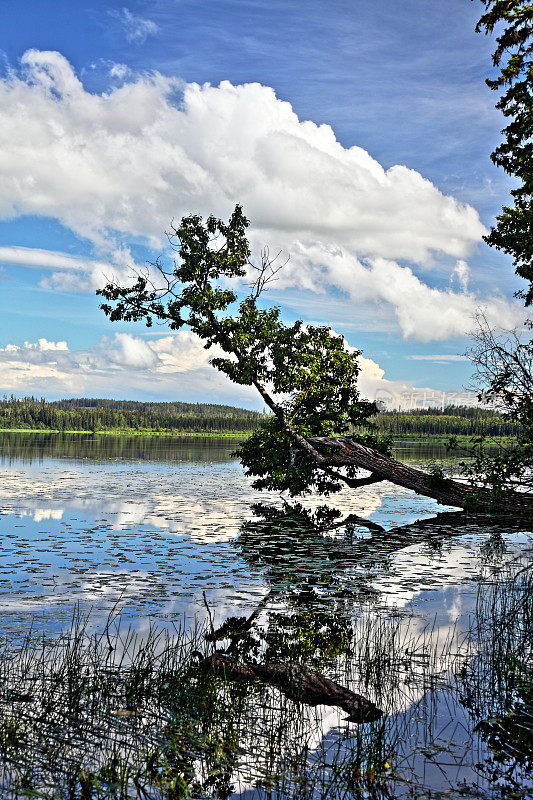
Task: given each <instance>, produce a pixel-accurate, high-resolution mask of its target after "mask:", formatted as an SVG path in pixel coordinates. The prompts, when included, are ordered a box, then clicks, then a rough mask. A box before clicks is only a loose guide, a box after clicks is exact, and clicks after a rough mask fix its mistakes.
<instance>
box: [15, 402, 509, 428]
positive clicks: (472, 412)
mask: <svg viewBox="0 0 533 800" xmlns="http://www.w3.org/2000/svg"><path fill="white" fill-rule="evenodd" d="M264 418H265V414H264V413H261V412H258V411H248V410H247V409H244V408H236V407H234V406H225V405H217V404H216V403H182V402H172V403H149V402H146V403H145V402H139V401H136V400H109V399H99V398H92V397H78V398H72V399H68V400H55V401H52V402H47V401H46V400H45V399H44V398H40V399H39V398H36V397H23V398H16V397H13V396H11V397H6V396H4V398H3V399H2V400H0V429H2V428H18V429H34V430H57V431H98V430H101V431H109V430H131V431H139V430H147V431H154V432H158V431H173V432H176V433H180V432H182V433H192V432H197V433H229V432H232V431H236V432H242V433H245V432H247V431H254V430H256V429H257V428H258V427H259V423H260V422H261V420H263V419H264ZM373 422H375V423H376V424H377V426H378V428H379V430H380V432H382V433H391V434H392V435H393V436H409V435H414V436H416V435H420V436H423V435H437V436H439V435H440V436H448V435H455V436H480V435H485V436H517V435H518V433H519V431H520V426H519V425H518V424H517V423H515V422H510V421H509V420H507V419H505V417H503V416H502V415H501V414H498V413H497V412H496V411H491V410H487V409H483V408H472V407H468V406H449V407H447V408H445V409H444V410H443V411H440V410H436V409H433V408H431V409H413V410H412V411H383V412H381V413H379V414H377V415H376V416H375V417H374V418H373Z"/></svg>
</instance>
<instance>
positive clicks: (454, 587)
mask: <svg viewBox="0 0 533 800" xmlns="http://www.w3.org/2000/svg"><path fill="white" fill-rule="evenodd" d="M234 447H235V439H231V440H224V439H222V438H217V439H199V440H194V439H191V438H187V439H172V438H163V437H161V438H156V437H154V438H149V437H110V436H94V435H86V434H77V435H76V434H74V435H67V434H63V435H62V434H6V433H4V434H0V466H1V475H2V482H1V486H0V508H1V515H0V533H1V536H0V613H1V618H2V625H1V632H2V636H3V637H4V639H5V640H7V641H9V642H11V643H15V642H16V641H17V640H20V638H21V637H22V636H23V635H24V634H25V633H26V632H27V631H28V630H30V629H31V630H32V631H34V632H36V633H45V634H49V635H55V634H57V633H58V632H59V631H60V630H62V629H64V628H65V627H66V626H68V624H69V620H70V619H71V617H72V615H73V612H74V609H75V608H79V609H81V610H82V611H83V612H89V611H90V614H91V625H93V626H94V627H95V628H97V627H98V626H99V625H101V624H102V623H103V621H104V620H105V619H106V618H107V616H108V615H109V614H110V613H114V614H116V613H120V614H121V615H122V617H123V619H124V621H125V622H126V623H127V624H131V625H132V626H133V627H134V628H136V629H137V630H139V631H142V630H145V629H146V628H147V626H148V625H149V624H150V623H153V622H155V623H156V624H158V625H161V626H166V627H169V628H172V626H178V625H183V624H185V625H190V626H194V625H195V624H196V623H198V622H202V621H204V620H205V618H206V601H207V604H208V606H209V608H210V609H211V611H212V614H213V617H214V623H215V625H220V624H222V622H223V621H224V620H225V619H226V618H227V617H228V616H235V615H244V614H247V615H248V614H250V613H252V611H253V610H254V609H255V608H257V607H258V605H260V604H261V603H262V602H263V601H265V598H267V601H266V602H265V603H264V607H263V608H262V611H261V615H260V617H259V619H258V625H259V627H260V628H261V626H263V629H264V630H265V631H267V630H270V634H268V635H270V636H271V642H272V641H274V639H275V635H278V634H275V631H276V630H277V631H278V632H279V635H283V636H284V637H285V639H284V646H285V647H286V653H291V654H293V655H295V654H297V652H298V648H300V649H301V647H302V641H303V639H302V638H301V630H302V625H303V626H305V625H309V626H311V628H313V626H314V630H315V633H316V630H318V629H319V627H320V625H324V626H325V628H327V626H328V624H329V622H330V621H331V619H332V618H333V617H334V618H335V619H336V620H345V621H346V624H349V625H351V626H355V630H356V631H357V630H358V629H360V638H361V636H363V632H364V630H365V626H367V627H366V630H368V626H369V625H370V626H374V629H375V628H376V625H377V626H378V627H379V625H385V626H386V625H389V624H391V620H392V622H393V624H394V625H395V626H396V630H397V634H396V636H397V637H400V638H402V637H403V639H402V641H404V642H407V641H409V642H411V645H409V646H410V647H411V649H412V648H413V647H414V645H412V642H414V641H421V639H423V640H424V642H425V645H424V646H425V647H426V649H425V650H424V653H423V655H422V658H423V659H425V660H426V662H427V660H428V659H430V658H433V659H434V663H433V668H432V669H433V673H432V674H433V675H437V674H440V675H441V678H442V676H443V675H447V674H448V672H447V670H448V667H447V666H446V665H445V659H443V660H442V663H440V662H438V659H437V660H435V658H436V657H435V655H433V656H430V655H429V653H430V651H431V648H432V647H433V648H434V649H435V648H438V647H441V650H442V647H444V644H445V643H448V645H449V643H450V642H451V641H452V640H453V642H454V645H453V646H454V647H455V648H457V647H459V646H460V641H461V637H462V636H463V638H464V635H465V633H466V632H467V631H468V630H470V629H471V626H472V618H473V615H475V613H476V608H478V606H479V586H480V585H484V586H490V584H491V582H494V581H498V580H500V577H501V576H502V575H503V574H504V573H505V571H506V570H507V573H506V574H507V575H508V574H511V573H512V570H513V569H515V571H516V570H518V569H519V568H522V566H523V565H524V564H527V563H528V559H530V558H531V553H532V543H533V536H532V534H531V531H530V530H528V529H522V527H521V526H518V527H516V526H515V527H513V528H511V527H510V526H507V527H501V526H498V525H494V524H493V523H489V522H487V523H486V524H481V525H480V524H479V523H478V522H474V521H472V520H468V519H464V520H463V521H462V522H461V523H460V524H457V523H456V522H455V521H454V517H452V516H450V515H448V516H444V517H442V518H440V519H438V520H436V521H435V522H433V523H429V524H427V523H426V524H424V522H423V521H424V520H427V519H431V518H432V517H434V516H435V515H436V514H437V513H441V512H447V511H448V512H452V511H453V509H446V508H443V507H441V506H438V504H437V503H436V502H434V501H433V500H431V499H428V498H421V497H417V496H416V495H413V494H412V493H411V492H409V491H408V490H404V489H402V488H400V487H396V486H394V485H392V484H389V483H387V482H383V483H380V484H374V485H372V486H368V487H364V488H363V489H361V490H359V491H358V492H357V494H355V493H354V492H350V491H343V492H341V493H339V494H338V495H336V496H334V497H333V498H331V499H330V501H328V502H329V503H330V505H331V506H335V508H336V509H338V511H339V512H340V514H339V517H338V523H339V524H336V525H333V526H331V527H330V528H329V529H328V530H318V529H317V528H316V526H315V527H313V525H310V524H308V523H307V522H306V520H305V512H313V511H314V510H316V507H317V506H318V505H319V504H320V503H322V502H323V500H322V501H320V503H319V502H318V501H317V500H316V499H314V498H308V499H306V500H305V501H302V506H303V508H302V509H300V510H299V511H297V512H295V511H294V509H292V510H291V509H288V508H287V507H286V506H285V505H284V500H283V499H282V498H280V497H279V496H277V495H274V494H272V495H270V494H269V493H264V492H262V493H259V492H257V491H255V490H254V489H253V488H252V487H251V483H250V481H249V480H248V479H246V478H245V477H244V475H243V473H242V470H241V468H240V465H239V464H238V462H237V461H236V460H235V459H234V458H233V457H232V456H231V452H232V450H233V449H234ZM396 455H397V457H399V458H401V459H402V460H405V461H410V462H411V463H413V464H417V465H425V464H427V463H429V462H433V461H435V460H439V461H445V462H446V465H447V467H448V469H450V470H452V471H453V468H454V464H453V459H451V458H450V457H449V456H447V454H446V451H445V448H444V447H443V446H442V445H435V444H432V445H428V446H427V447H425V448H424V447H423V446H422V445H420V444H419V443H417V444H416V445H415V446H413V447H412V448H410V447H409V446H408V445H406V444H405V443H402V445H401V446H400V448H399V450H398V453H396ZM257 504H263V506H264V508H263V513H262V514H261V513H259V511H258V509H257ZM349 514H352V515H353V514H356V515H359V516H360V517H364V518H366V519H368V520H370V521H371V522H374V523H377V524H378V525H379V526H381V527H382V528H384V529H385V530H384V532H382V531H379V530H369V529H368V528H366V527H364V526H360V525H358V524H349V525H342V524H340V523H342V519H343V517H347V516H348V515H349ZM509 570H511V572H510V573H509ZM204 593H205V600H204ZM295 620H296V621H297V626H300V627H299V628H298V630H299V631H300V633H299V634H298V636H300V638H298V636H296V635H295V633H294V631H295V625H296V623H295ZM328 620H329V622H328ZM343 624H344V623H343ZM358 626H359V627H358ZM328 635H330V634H328ZM380 635H381V634H380ZM291 636H292V637H293V639H294V642H293V645H294V646H293V649H292V650H291V644H290V642H291ZM382 636H383V637H386V632H385V628H383V633H382ZM272 637H274V638H272ZM269 646H270V647H272V646H273V645H272V643H271V644H270V645H269ZM432 652H433V651H432ZM435 652H436V651H435ZM448 652H449V647H448ZM426 662H424V663H426ZM428 663H429V662H428ZM446 663H447V662H446ZM411 667H412V664H411ZM426 671H427V670H426ZM422 673H424V676H425V677H424V679H423V680H421V682H420V685H419V686H417V687H414V686H411V687H410V689H409V691H407V690H404V691H403V697H404V700H401V693H400V695H395V700H394V702H393V703H392V706H391V707H389V708H388V709H387V710H388V711H389V712H390V713H391V714H392V717H389V719H394V720H395V722H394V724H395V725H396V728H397V729H398V726H399V727H400V728H401V726H402V725H404V727H405V726H407V728H408V731H409V732H408V735H407V734H406V740H405V741H406V742H409V741H411V743H412V747H411V749H409V747H406V745H405V743H404V744H403V745H402V747H403V751H404V755H403V756H402V757H403V758H404V760H405V763H406V764H407V762H409V767H408V769H407V768H405V769H407V772H406V774H408V776H410V777H407V778H406V781H407V783H405V785H403V784H402V781H401V780H399V779H397V780H395V783H394V786H395V792H396V794H397V795H398V796H400V795H401V794H402V792H404V790H405V792H406V791H407V789H406V787H407V788H409V787H410V786H412V785H415V781H414V778H413V775H416V776H417V780H419V781H420V785H421V786H424V787H426V789H427V790H430V789H431V790H432V791H433V792H435V791H443V792H444V791H447V792H450V791H454V792H455V791H456V790H457V791H458V788H457V787H458V786H460V785H462V792H463V795H462V796H472V797H474V796H476V795H475V793H472V794H470V795H468V792H467V790H466V789H465V786H467V785H468V786H470V785H473V784H475V783H476V782H477V784H476V785H478V787H481V788H480V789H479V791H484V792H489V793H490V781H488V780H487V779H486V776H485V775H484V773H483V774H482V770H481V771H480V769H478V768H476V767H475V764H476V763H477V762H476V758H477V757H479V752H481V751H483V753H485V755H484V756H483V758H485V757H486V752H485V751H486V745H484V744H483V742H482V741H481V740H480V739H479V736H477V738H476V735H475V734H474V732H473V723H472V719H471V717H472V715H471V714H470V713H469V711H468V708H466V707H465V706H464V705H461V704H460V703H458V702H456V699H455V700H453V702H452V700H451V699H450V696H446V699H445V697H444V694H442V695H439V694H438V692H437V693H436V694H435V686H433V685H432V688H431V692H432V693H431V692H430V690H429V688H428V684H427V682H426V677H427V676H426V673H425V672H424V670H421V674H422ZM345 679H346V680H350V681H352V682H353V685H356V683H357V675H354V674H351V675H347V676H345ZM375 688H376V687H366V691H367V693H369V692H370V693H372V692H374V698H375V699H376V701H379V702H381V703H382V704H383V703H384V698H383V697H378V695H379V692H378V693H376V691H375ZM390 696H391V695H390ZM390 696H389V699H390ZM430 697H431V702H430V705H431V709H430V710H428V705H427V703H428V702H429V699H428V698H430ZM439 697H440V699H439ZM453 697H454V698H457V692H456V693H455V694H454V695H453ZM430 711H431V713H430ZM402 720H403V722H402ZM413 720H415V721H414V722H413ZM339 726H340V727H339ZM407 728H406V729H407ZM342 729H343V728H342V722H341V716H339V713H338V711H337V710H333V711H332V709H331V708H330V709H327V708H326V709H325V710H324V711H323V714H322V717H321V718H320V729H319V733H318V734H317V733H316V731H315V734H314V737H315V738H314V740H313V747H314V748H315V750H316V752H318V750H319V749H320V748H322V750H324V748H326V750H327V749H328V747H333V746H334V744H335V742H336V741H337V740H338V737H339V735H340V733H339V731H342ZM439 741H441V743H442V742H445V747H444V746H442V752H445V754H446V757H445V758H443V759H440V760H439V758H437V757H436V754H437V753H438V752H440V751H438V747H439V746H441V745H439ZM415 744H416V746H415ZM343 746H344V745H343ZM317 748H318V750H317ZM432 748H433V749H432ZM435 748H437V749H435ZM475 748H478V751H479V752H477V755H476V753H475V752H474V749H475ZM483 748H485V749H483ZM480 749H481V750H480ZM487 757H488V756H487ZM446 759H447V760H446ZM400 785H402V786H403V788H402V789H401V791H400V789H399V788H398V787H400ZM417 785H418V784H417ZM495 785H496V784H495ZM256 788H257V787H256ZM426 789H425V790H426ZM251 791H252V790H251V788H250V787H248V788H242V786H241V791H240V793H239V792H237V793H236V794H235V796H236V797H237V796H239V797H245V796H248V795H247V794H246V793H247V792H248V793H249V792H251ZM254 791H256V789H254ZM257 791H259V790H258V789H257ZM409 791H410V789H409ZM469 791H470V790H469ZM476 791H477V790H476ZM524 791H526V792H528V791H529V789H527V787H526V789H525V790H524ZM243 792H244V793H243ZM405 792H404V793H405ZM465 792H466V795H465ZM472 792H474V790H472ZM280 796H289V795H288V794H287V795H283V793H282V794H281V795H280ZM478 796H479V795H478ZM520 796H522V797H525V796H528V795H527V794H522V795H520Z"/></svg>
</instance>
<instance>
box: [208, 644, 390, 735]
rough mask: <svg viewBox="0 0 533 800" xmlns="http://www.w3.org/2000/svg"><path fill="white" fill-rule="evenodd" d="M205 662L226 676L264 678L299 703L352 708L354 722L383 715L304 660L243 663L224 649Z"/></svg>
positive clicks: (243, 679)
mask: <svg viewBox="0 0 533 800" xmlns="http://www.w3.org/2000/svg"><path fill="white" fill-rule="evenodd" d="M204 665H205V666H207V667H209V668H210V669H212V670H214V671H215V672H216V673H218V674H219V675H222V676H223V677H224V678H225V679H226V680H230V681H256V680H261V681H263V682H264V683H268V684H269V685H270V686H275V687H276V688H277V689H280V691H282V692H283V694H284V695H286V697H288V698H289V699H290V700H295V701H296V702H298V703H306V704H307V705H311V706H319V705H326V706H338V707H339V708H342V709H343V710H344V711H346V712H348V717H346V719H347V720H349V721H350V722H358V723H363V722H373V721H374V720H377V719H379V718H380V717H381V716H382V715H383V711H381V710H380V709H379V708H377V706H375V705H374V703H372V702H371V701H370V700H367V699H366V698H365V697H362V696H361V695H359V694H356V693H355V692H352V691H350V689H346V687H345V686H341V685H340V684H339V683H335V681H332V680H330V679H329V678H326V677H324V675H320V674H319V673H318V672H315V671H314V670H312V669H309V668H308V667H305V666H303V665H302V664H242V663H241V662H239V661H235V660H233V659H232V658H230V657H229V656H227V655H224V654H223V653H214V654H213V655H212V656H210V657H209V658H207V659H205V661H204Z"/></svg>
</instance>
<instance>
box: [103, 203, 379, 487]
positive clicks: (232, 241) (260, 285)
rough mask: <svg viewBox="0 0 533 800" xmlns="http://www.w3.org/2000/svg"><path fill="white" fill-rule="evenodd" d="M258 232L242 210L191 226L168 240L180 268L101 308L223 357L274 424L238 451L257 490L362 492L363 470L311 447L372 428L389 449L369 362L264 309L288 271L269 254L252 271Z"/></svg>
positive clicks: (106, 291) (222, 365)
mask: <svg viewBox="0 0 533 800" xmlns="http://www.w3.org/2000/svg"><path fill="white" fill-rule="evenodd" d="M248 224H249V223H248V220H247V219H246V217H245V216H244V214H243V211H242V208H241V207H240V206H236V207H235V210H234V211H233V213H232V215H231V217H230V219H229V221H228V222H227V223H225V222H223V221H222V220H220V219H216V218H215V217H213V216H210V217H209V218H208V219H207V220H206V221H205V222H204V221H203V220H202V218H201V217H199V216H198V215H192V216H188V217H184V218H183V219H182V220H181V223H180V225H179V226H178V227H175V226H173V227H172V229H171V231H170V233H169V234H168V237H169V242H170V245H171V246H172V248H173V249H174V250H175V251H176V256H177V259H176V260H175V261H174V262H173V264H172V265H170V266H169V267H165V266H164V265H163V264H162V263H161V261H160V260H159V261H157V262H156V263H155V264H152V265H151V266H152V270H146V271H145V272H144V273H142V274H138V275H137V276H136V280H135V281H134V283H133V285H131V286H129V287H123V286H119V285H118V284H117V283H113V282H112V283H109V284H108V285H107V286H105V287H104V288H103V289H101V290H99V292H98V293H99V294H100V295H102V296H103V297H104V298H106V300H108V301H110V302H107V303H104V304H102V306H101V308H102V309H103V310H104V312H105V313H106V314H107V315H108V316H109V318H110V319H111V320H126V321H139V320H144V321H145V322H146V324H147V325H148V326H150V325H152V322H153V319H158V320H161V321H164V322H166V323H168V325H169V326H170V328H172V329H173V330H179V329H180V328H182V327H183V326H187V327H188V328H189V329H190V330H191V331H193V332H194V333H196V334H197V335H198V336H199V337H200V338H201V339H202V340H203V341H204V342H205V347H206V348H211V347H216V348H217V349H218V351H219V352H220V351H222V354H221V355H220V354H218V353H217V354H216V355H215V356H214V357H213V358H212V359H211V363H212V365H213V366H214V367H215V368H216V369H218V370H220V371H221V372H223V373H224V374H225V375H227V376H228V378H230V380H231V381H233V382H234V383H236V384H239V385H242V386H254V387H255V388H256V389H257V391H258V392H259V394H260V396H261V398H262V399H263V401H264V402H265V404H266V405H267V406H268V408H269V409H270V411H271V412H272V416H271V417H270V418H268V419H267V420H265V421H264V422H263V423H262V424H261V425H260V428H259V430H257V431H255V432H254V433H253V434H252V436H251V437H250V438H249V439H248V440H247V441H246V442H244V443H243V444H242V445H241V447H240V449H239V451H238V454H239V456H240V458H241V461H242V463H243V466H244V468H245V470H246V472H247V473H248V474H249V475H251V476H253V477H254V478H255V486H256V487H257V488H261V489H263V488H266V489H276V490H279V491H283V490H287V491H289V492H290V493H291V494H301V493H304V492H306V491H318V492H321V493H329V492H332V491H337V490H338V489H340V488H342V486H343V485H344V484H346V483H348V484H349V485H359V483H360V481H358V480H357V479H356V478H355V474H356V472H357V468H356V467H347V468H346V469H345V470H343V471H342V472H340V471H339V470H336V469H334V468H332V467H331V466H330V465H328V464H327V463H326V459H325V458H324V456H323V455H322V454H320V453H319V452H318V451H317V450H316V449H315V448H314V446H313V445H312V444H311V443H310V442H309V438H310V437H313V436H331V435H342V434H346V433H350V434H354V432H355V429H356V428H360V427H361V426H365V425H366V426H367V431H368V432H367V433H365V434H363V435H361V434H359V435H356V438H357V439H358V440H359V441H362V442H364V443H367V444H371V445H372V446H373V447H376V448H378V449H381V450H382V451H385V450H386V449H387V440H386V438H385V437H380V436H379V435H378V434H377V432H376V430H375V428H374V427H373V426H372V424H371V423H370V422H369V417H370V416H371V415H372V414H374V413H375V412H376V410H377V409H376V407H375V405H374V404H373V403H370V402H367V401H364V400H362V399H361V398H360V396H359V392H358V388H357V378H358V375H359V369H360V367H359V362H358V356H359V355H360V353H359V351H357V350H351V349H349V348H348V347H347V346H346V343H345V341H344V339H343V337H342V336H338V335H336V334H334V333H333V332H332V331H331V330H330V329H329V328H328V327H325V326H313V325H306V324H304V323H303V322H302V321H301V320H297V321H296V322H294V323H293V324H291V325H288V324H286V323H285V322H283V321H282V319H281V315H280V309H279V308H278V307H276V306H272V307H266V308H265V307H262V306H261V302H260V299H261V297H262V294H263V292H264V290H265V289H266V288H267V286H268V284H270V283H271V282H272V281H273V280H275V276H276V273H277V271H278V269H279V268H278V267H277V266H276V261H275V259H274V260H271V259H270V258H269V255H268V252H267V251H263V253H262V257H261V263H260V265H259V266H255V265H254V264H253V263H252V262H251V252H250V246H249V243H248V240H247V237H246V229H247V227H248ZM250 275H252V280H251V281H249V276H250ZM247 280H248V281H249V282H248V287H249V292H248V294H247V295H246V296H245V297H243V298H242V299H241V300H240V302H239V297H238V292H237V290H236V289H234V288H232V287H233V286H234V285H235V282H236V281H240V282H241V283H242V282H246V281H247ZM295 448H296V449H295Z"/></svg>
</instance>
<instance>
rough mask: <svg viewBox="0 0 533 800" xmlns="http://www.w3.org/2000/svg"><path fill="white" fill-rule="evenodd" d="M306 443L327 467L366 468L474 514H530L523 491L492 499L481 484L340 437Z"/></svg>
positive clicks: (532, 508)
mask: <svg viewBox="0 0 533 800" xmlns="http://www.w3.org/2000/svg"><path fill="white" fill-rule="evenodd" d="M310 442H312V444H313V446H314V447H316V449H317V450H319V452H320V453H321V454H322V455H324V456H326V460H325V463H326V464H327V465H328V466H330V467H335V468H341V467H347V466H355V467H359V468H360V469H366V470H369V471H370V472H371V473H372V475H373V476H374V477H375V478H376V480H386V481H390V482H391V483H395V484H397V485H398V486H404V487H405V488H406V489H411V490H412V491H413V492H416V493H417V494H421V495H424V496H425V497H432V498H433V499H434V500H436V501H437V502H438V503H441V504H442V505H447V506H455V507H456V508H463V509H467V510H471V511H475V512H478V513H491V514H506V515H511V516H515V517H531V516H533V496H532V495H531V494H529V493H526V492H512V491H509V492H506V493H505V495H502V496H501V497H498V498H497V499H495V498H494V497H493V496H492V494H491V492H490V491H489V490H488V489H485V488H484V487H476V486H472V485H470V484H466V483H462V482H460V481H457V480H452V479H451V478H439V477H438V476H434V475H431V474H430V473H427V472H424V471H423V470H421V469H415V467H410V466H408V465H407V464H403V463H402V462H401V461H396V460H395V459H394V458H390V457H389V456H386V455H383V453H379V452H378V451H377V450H372V448H370V447H366V446H365V445H362V444H359V443H358V442H354V441H352V440H351V439H347V438H345V437H342V436H339V437H334V436H332V437H327V436H316V437H313V438H311V439H310Z"/></svg>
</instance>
